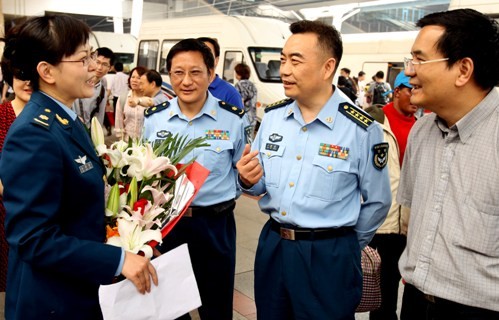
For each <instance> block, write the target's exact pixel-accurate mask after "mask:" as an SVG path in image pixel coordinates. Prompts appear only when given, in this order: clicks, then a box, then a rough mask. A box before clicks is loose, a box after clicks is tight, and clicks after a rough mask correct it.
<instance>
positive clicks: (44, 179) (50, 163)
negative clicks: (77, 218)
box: [0, 125, 121, 284]
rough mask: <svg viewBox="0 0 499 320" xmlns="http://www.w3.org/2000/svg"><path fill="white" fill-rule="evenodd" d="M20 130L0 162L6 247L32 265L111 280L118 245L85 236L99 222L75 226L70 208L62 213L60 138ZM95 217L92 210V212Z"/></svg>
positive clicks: (34, 130)
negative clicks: (80, 227) (82, 226)
mask: <svg viewBox="0 0 499 320" xmlns="http://www.w3.org/2000/svg"><path fill="white" fill-rule="evenodd" d="M16 129H17V128H16ZM19 129H20V130H16V131H15V132H13V134H12V139H10V140H9V141H8V142H7V143H6V145H5V146H4V152H3V155H2V162H1V166H0V172H1V176H2V182H3V183H4V186H5V192H4V204H5V206H6V208H7V212H9V214H8V215H7V217H6V221H5V230H6V238H7V241H8V243H9V246H10V250H12V251H13V252H15V253H16V255H17V256H18V257H19V259H21V260H22V261H23V262H24V263H27V264H30V265H32V266H34V267H36V268H40V269H49V270H50V271H51V272H53V273H57V272H59V273H63V274H67V275H72V276H74V277H78V278H82V279H87V280H89V281H91V282H94V283H101V284H102V283H109V282H110V281H111V279H112V278H113V276H114V274H115V272H116V270H117V268H118V265H119V262H120V256H121V249H120V248H118V247H113V246H110V245H106V244H104V243H101V242H97V241H92V240H86V239H85V237H84V236H83V235H85V234H86V233H85V232H86V231H85V230H84V228H92V229H91V231H92V232H94V231H95V230H96V229H95V228H98V227H99V226H100V224H99V223H98V222H95V223H94V222H92V221H87V224H86V227H84V228H82V229H75V228H76V226H75V225H74V224H71V222H72V218H71V214H72V212H70V211H69V212H61V207H62V206H63V203H64V201H65V200H64V199H63V194H64V190H63V186H64V183H63V181H64V179H65V177H64V176H65V172H64V162H63V160H62V158H63V155H62V151H61V149H62V147H61V145H60V142H59V141H55V138H54V137H53V136H52V135H51V133H50V131H48V130H45V129H41V128H38V127H36V126H34V125H27V126H23V127H22V128H19ZM76 187H77V186H75V188H76ZM66 191H67V190H66ZM73 192H76V191H73ZM84 194H85V193H84V192H82V196H84ZM87 200H88V201H92V200H93V199H87ZM102 214H104V210H102ZM93 216H95V213H92V214H90V217H93ZM100 227H102V226H100ZM66 229H72V233H68V232H66V231H65V230H66ZM89 231H90V230H89ZM102 232H104V231H102ZM75 233H78V234H81V235H82V236H81V237H80V236H78V237H77V236H74V234H75ZM69 234H73V235H69ZM102 240H104V238H103V239H102Z"/></svg>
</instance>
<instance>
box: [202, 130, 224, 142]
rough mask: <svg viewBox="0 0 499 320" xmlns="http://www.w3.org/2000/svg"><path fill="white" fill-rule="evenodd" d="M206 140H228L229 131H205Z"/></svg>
mask: <svg viewBox="0 0 499 320" xmlns="http://www.w3.org/2000/svg"><path fill="white" fill-rule="evenodd" d="M205 137H206V140H230V132H229V130H217V129H215V130H206V131H205Z"/></svg>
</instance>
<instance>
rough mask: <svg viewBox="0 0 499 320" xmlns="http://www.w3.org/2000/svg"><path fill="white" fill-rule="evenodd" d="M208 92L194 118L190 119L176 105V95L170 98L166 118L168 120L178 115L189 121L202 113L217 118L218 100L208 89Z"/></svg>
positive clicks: (199, 116)
mask: <svg viewBox="0 0 499 320" xmlns="http://www.w3.org/2000/svg"><path fill="white" fill-rule="evenodd" d="M207 93H208V98H207V99H206V101H205V103H204V105H203V108H202V109H201V111H200V112H199V114H197V115H196V116H195V117H194V118H192V119H190V120H189V119H187V118H186V117H185V116H184V115H183V114H182V111H181V110H180V107H179V106H178V97H175V98H174V99H172V100H170V101H169V102H170V108H169V109H170V110H169V111H168V120H170V119H171V118H173V117H179V118H180V119H183V120H186V121H191V120H194V119H197V118H201V117H202V116H203V115H207V116H209V117H211V118H212V119H213V120H215V121H216V120H217V119H218V101H220V100H219V99H217V98H215V97H214V96H213V95H212V94H211V93H210V92H209V91H207Z"/></svg>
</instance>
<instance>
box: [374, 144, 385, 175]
mask: <svg viewBox="0 0 499 320" xmlns="http://www.w3.org/2000/svg"><path fill="white" fill-rule="evenodd" d="M387 163H388V143H386V142H383V143H378V144H375V145H374V146H373V164H374V167H375V168H376V169H378V170H381V169H383V168H384V167H385V166H386V164H387Z"/></svg>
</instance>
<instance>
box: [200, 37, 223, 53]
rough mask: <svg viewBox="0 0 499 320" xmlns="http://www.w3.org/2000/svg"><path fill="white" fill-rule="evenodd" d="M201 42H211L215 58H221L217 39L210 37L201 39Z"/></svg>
mask: <svg viewBox="0 0 499 320" xmlns="http://www.w3.org/2000/svg"><path fill="white" fill-rule="evenodd" d="M198 40H199V41H201V42H209V43H211V45H212V46H213V48H215V58H218V57H220V45H219V44H218V41H217V39H214V38H209V37H199V38H198Z"/></svg>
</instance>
